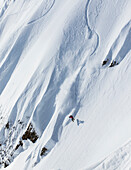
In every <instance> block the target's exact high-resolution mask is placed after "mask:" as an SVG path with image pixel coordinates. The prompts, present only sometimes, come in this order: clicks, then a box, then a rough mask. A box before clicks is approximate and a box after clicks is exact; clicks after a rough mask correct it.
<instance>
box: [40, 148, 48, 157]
mask: <svg viewBox="0 0 131 170" xmlns="http://www.w3.org/2000/svg"><path fill="white" fill-rule="evenodd" d="M46 151H47V148H46V147H43V148H42V151H41V153H40V155H41V156H43V155H44V156H45V155H46V154H47V153H46Z"/></svg>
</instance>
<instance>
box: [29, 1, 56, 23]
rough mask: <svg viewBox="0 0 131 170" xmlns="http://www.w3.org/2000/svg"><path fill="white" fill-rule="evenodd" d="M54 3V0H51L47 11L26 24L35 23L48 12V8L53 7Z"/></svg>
mask: <svg viewBox="0 0 131 170" xmlns="http://www.w3.org/2000/svg"><path fill="white" fill-rule="evenodd" d="M54 4H55V0H53V2H52V3H51V4H50V7H49V8H48V9H47V11H46V12H45V13H44V14H43V15H42V16H40V17H39V18H36V19H34V20H32V21H30V22H28V25H30V24H34V23H36V22H37V21H39V20H40V19H42V18H43V17H44V16H45V15H47V14H48V12H50V10H51V9H52V8H53V6H54Z"/></svg>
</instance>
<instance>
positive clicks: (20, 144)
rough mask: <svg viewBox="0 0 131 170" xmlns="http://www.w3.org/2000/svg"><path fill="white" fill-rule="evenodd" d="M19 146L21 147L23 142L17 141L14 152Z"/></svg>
mask: <svg viewBox="0 0 131 170" xmlns="http://www.w3.org/2000/svg"><path fill="white" fill-rule="evenodd" d="M19 146H23V142H22V141H21V140H20V141H19V144H17V145H16V147H15V150H17V149H18V148H19Z"/></svg>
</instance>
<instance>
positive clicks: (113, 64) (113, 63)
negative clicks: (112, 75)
mask: <svg viewBox="0 0 131 170" xmlns="http://www.w3.org/2000/svg"><path fill="white" fill-rule="evenodd" d="M118 64H119V63H117V62H116V61H112V63H111V65H110V66H109V67H114V66H116V65H118Z"/></svg>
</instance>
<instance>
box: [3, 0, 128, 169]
mask: <svg viewBox="0 0 131 170" xmlns="http://www.w3.org/2000/svg"><path fill="white" fill-rule="evenodd" d="M50 2H52V1H50ZM55 2H56V0H53V2H52V3H50V4H49V8H46V9H45V11H43V10H42V8H40V9H41V11H42V12H43V13H42V12H40V13H42V15H40V13H39V12H38V11H37V10H36V11H35V14H34V15H33V16H32V17H31V18H30V19H29V20H28V22H27V25H26V28H24V29H23V30H22V32H21V33H20V35H19V36H18V39H17V40H16V42H15V43H14V44H13V46H12V47H11V49H10V50H9V53H8V55H7V56H6V58H5V60H4V61H3V63H2V64H1V67H0V74H2V76H1V75H0V82H1V84H2V86H0V94H2V92H3V91H4V88H5V87H6V85H7V84H8V82H9V80H10V78H11V76H12V73H13V72H14V70H15V69H16V66H17V64H18V62H19V60H20V56H21V55H22V51H23V49H24V48H25V47H26V45H27V44H26V43H27V41H26V40H27V39H28V38H27V37H29V35H30V32H31V29H30V26H34V25H35V24H36V23H37V21H38V22H39V21H40V20H41V19H43V18H44V16H45V15H47V14H48V13H49V12H50V11H51V9H52V8H53V7H54V5H55ZM91 2H92V1H91V0H88V1H87V3H85V4H86V5H85V9H84V14H85V15H84V19H85V22H86V26H87V30H88V33H89V35H88V39H86V40H87V42H89V43H91V45H90V46H88V43H86V42H85V44H84V43H83V44H82V45H81V43H78V42H76V44H79V45H81V46H82V47H81V48H79V49H78V51H77V50H76V51H77V52H76V51H75V50H74V49H75V48H76V49H77V47H76V46H73V41H72V38H74V41H79V37H78V40H77V39H75V38H76V37H77V36H76V37H75V36H73V35H74V34H75V33H74V32H75V31H76V32H77V27H80V26H79V25H75V24H76V21H74V22H73V24H72V25H70V23H69V25H68V26H69V28H66V29H67V30H66V29H65V30H64V31H65V32H64V34H65V35H64V38H63V39H62V40H63V43H62V44H61V45H60V49H59V50H58V53H59V54H58V56H57V55H56V54H55V55H54V56H53V57H52V58H51V59H50V62H49V63H48V66H47V67H45V68H43V69H42V67H43V65H44V64H43V63H44V62H43V63H41V64H40V65H39V68H38V69H37V71H38V72H37V71H36V72H35V73H34V74H33V76H32V77H31V79H30V80H29V83H28V84H27V86H26V87H25V89H24V90H23V91H22V92H21V93H22V94H20V96H18V99H17V101H16V102H15V104H14V106H13V109H12V110H11V114H10V117H9V119H8V120H11V121H12V122H11V123H12V125H11V126H12V127H11V130H10V131H9V134H8V132H7V131H6V130H5V132H3V130H4V129H2V131H1V133H3V134H2V135H3V136H2V135H1V136H2V137H3V139H2V137H1V136H0V137H1V139H0V142H1V141H4V139H6V138H8V140H6V142H5V146H4V147H6V152H8V150H9V149H10V147H12V146H11V144H14V146H15V145H16V144H18V142H19V137H21V135H22V133H23V129H22V127H24V128H25V129H26V128H27V125H28V123H29V122H30V121H33V123H34V125H36V127H35V128H36V129H37V130H38V132H39V129H40V130H41V132H40V140H41V141H40V144H39V143H36V145H35V146H34V148H35V149H34V148H33V149H32V150H31V151H30V152H29V153H28V158H27V159H26V165H27V166H26V169H29V168H30V164H31V166H32V165H33V166H35V165H36V164H38V163H39V162H40V160H41V159H42V157H41V156H40V153H41V149H42V148H43V147H45V148H47V151H46V154H45V155H44V156H43V159H45V160H46V158H47V157H46V156H47V155H48V154H49V153H50V152H51V151H52V150H53V149H54V148H55V147H57V143H58V142H60V139H61V136H62V133H63V129H66V128H67V127H68V126H70V125H71V123H72V124H73V122H71V121H70V120H68V114H72V115H73V116H74V117H75V122H74V124H73V125H76V126H79V129H80V128H81V127H82V126H83V125H85V124H86V121H84V120H83V119H82V120H79V119H77V114H78V112H79V110H80V108H81V98H79V94H78V93H79V89H78V86H79V81H80V78H81V75H80V74H81V72H82V71H83V69H84V67H86V64H87V59H88V58H89V57H90V56H91V57H93V55H94V54H95V52H96V51H97V49H98V47H99V43H100V42H99V41H100V37H99V34H98V33H97V31H95V30H94V29H92V28H91V26H90V25H89V16H88V10H89V8H90V3H91ZM43 3H44V2H43ZM101 3H102V0H100V1H99V4H98V8H97V9H96V12H97V14H96V18H95V20H96V19H97V17H98V15H99V12H100V11H99V10H100V6H101ZM41 7H42V5H41ZM37 12H38V13H37ZM36 14H38V15H36ZM79 15H80V14H79ZM77 17H78V16H77ZM55 19H56V18H55ZM57 19H58V18H57ZM73 19H74V18H73ZM77 19H79V18H77ZM80 19H81V18H80ZM71 22H72V21H71ZM80 28H81V27H80ZM32 29H33V28H32ZM66 31H67V32H66ZM77 33H79V32H77ZM76 35H77V34H76ZM81 36H82V35H81ZM53 38H54V37H53ZM94 38H95V39H94ZM70 39H71V40H70ZM66 41H67V42H66ZM21 44H22V45H21ZM130 44H131V21H129V22H128V23H127V24H126V25H125V26H124V27H123V28H122V30H121V32H120V33H119V35H118V37H116V39H115V41H114V42H113V44H111V47H110V48H109V51H108V54H107V55H106V57H105V59H104V60H105V61H107V62H106V64H105V66H103V68H107V66H109V65H110V64H111V63H112V61H116V62H117V63H121V61H122V60H123V59H124V58H125V56H126V55H127V54H128V53H129V52H130V49H131V47H130ZM69 46H71V47H69ZM91 47H92V49H90V48H91ZM84 48H86V50H87V51H88V52H87V54H86V55H85V53H86V52H85V51H84V52H83V49H84ZM16 49H18V50H16ZM68 49H69V51H68ZM73 50H74V51H73ZM52 51H53V50H52ZM65 51H66V52H65ZM70 51H73V52H74V53H76V54H73V52H72V53H71V52H70ZM3 54H4V53H3ZM56 56H57V57H56ZM70 56H71V57H72V58H73V59H71V57H70ZM82 56H84V57H82ZM77 57H79V58H80V59H78V58H77ZM95 57H96V56H95ZM54 58H55V59H54ZM43 61H44V60H43ZM71 62H73V64H72V65H71ZM100 62H101V61H100ZM54 63H55V64H54ZM78 63H79V64H78ZM63 64H65V65H64V66H63ZM7 65H8V66H9V67H7ZM51 66H52V67H51ZM50 67H51V69H50ZM128 67H129V65H127V67H126V68H125V69H124V71H125V72H124V71H123V72H122V73H120V77H122V75H124V73H126V70H127V69H128ZM70 71H72V72H71V74H69V72H70ZM100 71H101V70H94V71H93V73H91V75H90V76H91V78H92V79H90V77H89V81H86V83H87V89H89V90H87V91H86V92H89V91H91V90H92V89H90V88H93V86H94V84H95V83H96V82H97V80H98V81H99V78H98V77H100V76H99V75H100ZM102 71H103V70H102ZM86 76H88V75H86ZM60 77H61V78H60ZM82 78H83V77H82ZM103 78H104V77H103ZM94 79H96V80H95V81H94ZM90 80H91V82H90ZM105 80H106V79H105ZM81 81H82V80H81ZM116 81H119V77H118V78H117V79H115V80H114V83H113V86H112V87H110V86H109V88H112V89H113V92H114V96H115V93H116V89H115V83H116ZM83 82H84V81H83ZM101 82H102V83H105V82H104V80H103V79H101ZM100 85H101V84H100ZM109 90H110V89H109ZM99 91H101V87H99ZM105 93H106V91H105ZM103 94H104V93H103ZM107 94H108V93H107ZM89 95H90V93H89ZM5 96H6V95H5ZM103 96H104V95H103ZM108 97H109V96H108ZM86 102H88V100H87V101H86ZM63 104H64V106H63ZM1 115H2V114H1ZM25 116H26V118H25ZM27 117H28V118H27ZM41 117H42V119H41ZM92 118H93V115H92ZM97 118H98V117H96V119H97ZM3 120H4V119H3V118H2V119H1V121H3ZM6 120H7V119H6ZM20 121H21V122H22V125H20V124H18V122H20ZM41 121H42V122H41ZM3 122H4V121H3ZM3 122H2V123H3ZM23 122H24V123H25V124H23ZM35 123H36V124H35ZM15 125H16V126H15ZM14 129H15V130H16V131H15V132H13V130H14ZM25 129H24V130H25ZM50 129H51V130H50ZM48 132H49V133H50V134H48V137H47V138H46V137H45V136H47V134H46V133H48ZM41 135H42V136H41ZM16 138H17V141H16ZM45 138H46V139H45ZM43 139H45V140H43ZM43 141H44V142H43ZM11 142H12V143H11ZM7 146H8V147H7ZM128 146H129V148H130V147H131V146H130V144H129V145H128ZM129 148H128V149H126V147H124V149H120V150H119V151H117V152H115V154H113V155H111V156H109V157H107V158H106V159H104V160H102V161H101V162H98V163H97V164H95V165H94V166H92V167H91V168H88V170H93V169H94V170H105V169H107V170H114V169H118V170H119V166H120V165H121V164H122V163H123V162H124V161H125V160H126V164H129V162H130V160H131V159H130V158H129V157H128V153H127V152H129ZM12 149H13V148H12ZM22 151H23V150H22ZM22 151H20V152H19V153H21V152H22ZM9 153H10V150H9ZM129 154H130V155H131V153H130V152H129ZM3 155H4V154H3ZM49 155H50V154H49ZM49 155H48V156H49ZM5 159H6V158H5ZM124 163H125V162H124ZM123 167H124V170H125V168H126V165H124V166H123Z"/></svg>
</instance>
